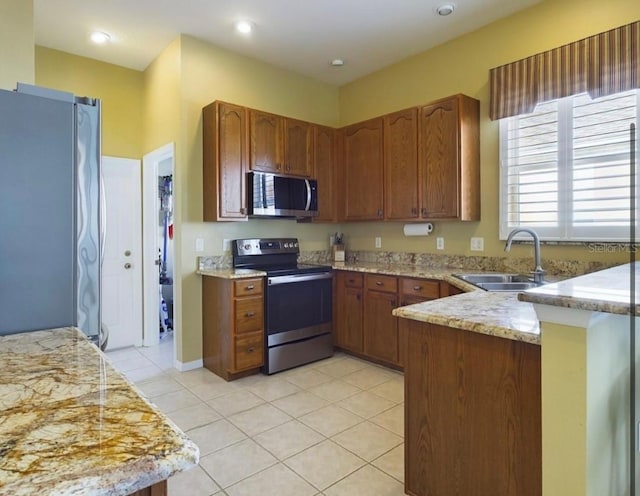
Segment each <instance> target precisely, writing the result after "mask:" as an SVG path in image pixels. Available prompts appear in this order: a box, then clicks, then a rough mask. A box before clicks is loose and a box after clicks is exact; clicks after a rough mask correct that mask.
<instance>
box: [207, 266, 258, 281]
mask: <svg viewBox="0 0 640 496" xmlns="http://www.w3.org/2000/svg"><path fill="white" fill-rule="evenodd" d="M196 274H200V275H201V276H210V277H218V278H220V279H248V278H250V277H265V276H266V275H267V273H266V272H264V271H262V270H253V269H234V268H233V267H213V268H199V269H198V270H197V271H196Z"/></svg>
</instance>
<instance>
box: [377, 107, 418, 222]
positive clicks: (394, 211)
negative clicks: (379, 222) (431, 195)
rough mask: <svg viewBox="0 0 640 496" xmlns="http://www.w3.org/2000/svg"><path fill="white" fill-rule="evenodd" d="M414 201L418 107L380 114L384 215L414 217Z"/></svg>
mask: <svg viewBox="0 0 640 496" xmlns="http://www.w3.org/2000/svg"><path fill="white" fill-rule="evenodd" d="M418 208H419V200H418V109H417V108H410V109H407V110H402V111H400V112H394V113H393V114H388V115H385V116H384V217H385V219H389V220H414V219H417V218H418V217H419V211H418Z"/></svg>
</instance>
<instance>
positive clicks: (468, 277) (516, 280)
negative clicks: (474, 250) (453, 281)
mask: <svg viewBox="0 0 640 496" xmlns="http://www.w3.org/2000/svg"><path fill="white" fill-rule="evenodd" d="M453 275H454V276H455V277H457V278H458V279H462V280H463V281H466V282H468V283H469V284H473V285H474V286H478V287H479V288H482V289H484V290H486V291H524V290H526V289H531V288H537V287H539V286H542V285H543V284H544V283H538V282H535V281H534V280H533V278H531V277H530V276H528V275H526V274H503V273H498V274H453Z"/></svg>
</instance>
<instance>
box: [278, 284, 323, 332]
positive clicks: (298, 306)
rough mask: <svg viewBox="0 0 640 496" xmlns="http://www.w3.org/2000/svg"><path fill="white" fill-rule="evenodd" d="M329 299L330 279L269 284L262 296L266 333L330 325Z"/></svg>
mask: <svg viewBox="0 0 640 496" xmlns="http://www.w3.org/2000/svg"><path fill="white" fill-rule="evenodd" d="M274 279H275V278H274ZM331 299H332V295H331V279H315V280H309V281H302V282H290V283H285V284H273V285H269V286H268V289H267V296H266V307H267V308H266V320H267V334H276V333H279V332H285V331H291V330H294V329H304V328H307V327H313V326H316V325H319V324H324V323H327V322H331V318H332V306H331V304H332V303H331Z"/></svg>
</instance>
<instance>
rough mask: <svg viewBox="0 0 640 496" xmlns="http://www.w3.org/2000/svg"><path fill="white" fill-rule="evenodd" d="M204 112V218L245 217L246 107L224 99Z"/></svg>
mask: <svg viewBox="0 0 640 496" xmlns="http://www.w3.org/2000/svg"><path fill="white" fill-rule="evenodd" d="M202 115H203V139H202V143H203V161H202V164H203V170H202V182H203V188H202V189H203V192H202V195H203V207H204V208H203V219H204V221H218V220H246V219H247V209H246V206H247V205H246V202H247V197H246V177H245V172H246V170H247V153H248V149H247V109H245V108H244V107H240V106H238V105H231V104H229V103H224V102H214V103H212V104H211V105H208V106H207V107H205V108H204V109H203V111H202Z"/></svg>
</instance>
